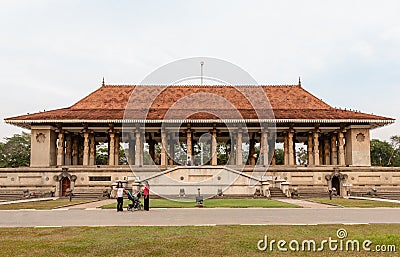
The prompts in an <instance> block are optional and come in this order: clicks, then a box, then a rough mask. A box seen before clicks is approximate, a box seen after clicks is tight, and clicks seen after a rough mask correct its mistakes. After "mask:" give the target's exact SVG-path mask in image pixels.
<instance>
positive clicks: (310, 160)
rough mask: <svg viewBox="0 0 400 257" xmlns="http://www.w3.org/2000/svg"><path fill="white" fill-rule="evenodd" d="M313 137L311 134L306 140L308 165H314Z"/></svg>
mask: <svg viewBox="0 0 400 257" xmlns="http://www.w3.org/2000/svg"><path fill="white" fill-rule="evenodd" d="M312 142H313V136H312V134H311V133H310V134H308V138H307V156H308V165H314V159H313V152H312V150H313V145H312Z"/></svg>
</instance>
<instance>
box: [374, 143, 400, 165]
mask: <svg viewBox="0 0 400 257" xmlns="http://www.w3.org/2000/svg"><path fill="white" fill-rule="evenodd" d="M371 165H372V166H390V167H399V166H400V136H392V137H390V143H389V142H386V141H380V140H378V139H372V140H371Z"/></svg>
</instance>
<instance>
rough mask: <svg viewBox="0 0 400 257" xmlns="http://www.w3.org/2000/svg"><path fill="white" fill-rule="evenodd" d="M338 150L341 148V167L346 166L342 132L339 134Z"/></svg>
mask: <svg viewBox="0 0 400 257" xmlns="http://www.w3.org/2000/svg"><path fill="white" fill-rule="evenodd" d="M338 137H339V138H338V148H339V153H338V154H339V165H341V166H344V165H345V156H344V140H343V139H344V135H343V132H342V131H339V133H338Z"/></svg>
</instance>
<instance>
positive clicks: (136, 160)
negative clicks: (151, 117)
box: [135, 128, 142, 166]
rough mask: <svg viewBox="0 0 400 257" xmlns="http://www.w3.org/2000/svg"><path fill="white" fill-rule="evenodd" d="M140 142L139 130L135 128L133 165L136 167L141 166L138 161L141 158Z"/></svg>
mask: <svg viewBox="0 0 400 257" xmlns="http://www.w3.org/2000/svg"><path fill="white" fill-rule="evenodd" d="M140 140H141V132H140V129H139V128H137V129H136V155H135V165H137V166H140V165H142V163H141V162H140V160H141V157H140V154H141V150H140V146H141V145H142V144H141V143H140Z"/></svg>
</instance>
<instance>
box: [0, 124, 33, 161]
mask: <svg viewBox="0 0 400 257" xmlns="http://www.w3.org/2000/svg"><path fill="white" fill-rule="evenodd" d="M30 156H31V134H29V133H25V132H22V134H14V135H13V136H12V137H7V138H5V143H0V167H2V168H16V167H23V166H29V163H30Z"/></svg>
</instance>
